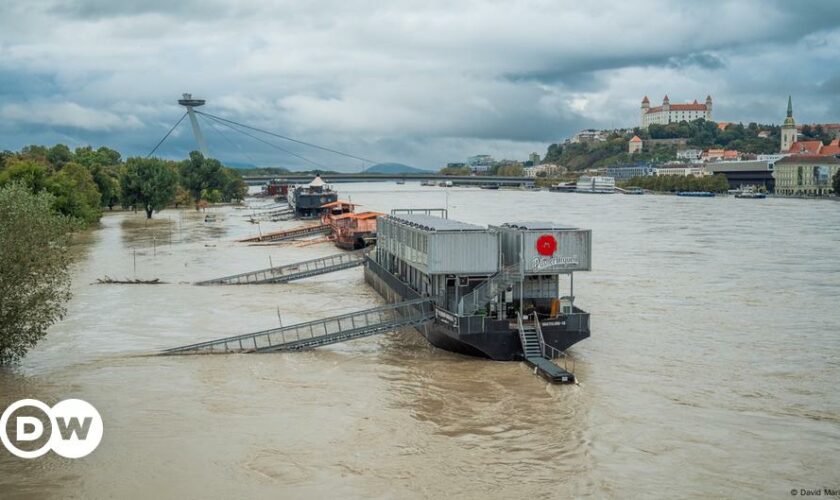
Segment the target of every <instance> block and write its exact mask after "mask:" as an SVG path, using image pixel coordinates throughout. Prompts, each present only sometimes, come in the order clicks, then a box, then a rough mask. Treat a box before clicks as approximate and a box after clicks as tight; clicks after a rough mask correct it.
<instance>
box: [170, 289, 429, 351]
mask: <svg viewBox="0 0 840 500" xmlns="http://www.w3.org/2000/svg"><path fill="white" fill-rule="evenodd" d="M434 314H435V313H434V305H433V304H432V302H431V301H430V300H429V299H425V298H424V299H415V300H409V301H405V302H398V303H395V304H388V305H384V306H379V307H374V308H372V309H366V310H363V311H358V312H353V313H349V314H342V315H340V316H333V317H330V318H324V319H319V320H315V321H308V322H306V323H299V324H296V325H290V326H284V327H279V328H273V329H270V330H262V331H259V332H254V333H247V334H244V335H236V336H233V337H225V338H221V339H217V340H211V341H209V342H200V343H198V344H191V345H185V346H181V347H175V348H172V349H166V350H165V351H163V352H162V354H165V355H171V354H202V353H206V354H210V353H233V352H273V351H298V350H304V349H313V348H315V347H321V346H325V345H330V344H336V343H339V342H346V341H348V340H354V339H359V338H362V337H369V336H371V335H376V334H381V333H387V332H390V331H393V330H396V329H398V328H403V327H409V326H420V325H422V324H423V323H425V322H427V321H429V320H432V319H434Z"/></svg>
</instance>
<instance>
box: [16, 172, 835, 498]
mask: <svg viewBox="0 0 840 500" xmlns="http://www.w3.org/2000/svg"><path fill="white" fill-rule="evenodd" d="M337 187H338V189H339V190H340V192H341V197H342V198H347V197H348V196H349V197H352V201H354V202H357V203H361V204H363V205H364V207H363V209H366V210H381V211H388V210H390V209H391V208H397V207H430V206H431V207H443V206H448V207H449V209H450V216H451V217H452V218H455V219H459V220H464V221H467V222H473V223H479V224H497V223H501V222H505V221H515V220H524V219H530V220H534V219H540V220H550V221H554V222H559V223H567V224H573V225H578V226H581V227H586V228H591V229H592V230H593V240H594V243H593V254H594V258H593V262H594V264H593V271H592V272H590V273H578V274H577V275H576V279H575V294H576V296H577V303H578V305H580V306H581V307H583V308H584V309H586V310H588V311H591V313H592V337H591V338H590V339H588V340H585V341H583V342H581V343H579V344H578V345H576V346H575V347H574V348H572V350H571V351H570V353H571V354H572V355H573V356H574V358H575V359H576V372H577V375H578V378H579V380H580V384H579V385H574V386H551V385H548V384H546V382H545V381H543V380H542V379H540V378H538V377H535V376H534V375H533V374H532V373H530V371H529V370H528V369H527V368H526V366H525V365H524V364H521V363H500V362H491V361H485V360H480V359H473V358H467V357H463V356H459V355H455V354H451V353H448V352H444V351H441V350H438V349H435V348H433V347H430V346H428V345H427V344H426V342H425V340H424V339H423V338H422V336H420V334H419V333H417V332H415V331H413V330H405V331H400V332H397V333H394V334H388V335H383V336H378V337H371V338H367V339H362V340H357V341H354V342H350V343H346V344H338V345H333V346H329V347H326V348H321V349H318V350H314V351H309V352H301V353H283V354H268V355H217V356H177V357H160V356H153V355H151V354H154V353H155V352H157V351H159V350H160V349H163V348H166V347H174V346H178V345H181V344H186V343H192V342H197V341H202V340H209V339H214V338H217V337H222V336H228V335H232V334H236V333H245V332H249V331H255V330H260V329H265V328H271V327H275V326H278V323H279V321H282V322H283V324H292V323H294V322H299V321H306V320H310V319H316V318H319V317H322V316H327V315H334V314H338V313H343V312H350V311H354V310H359V309H363V308H367V307H372V306H374V305H377V304H380V303H381V300H380V298H379V297H378V295H376V294H375V293H374V292H373V291H372V290H371V289H369V288H367V287H366V286H365V284H364V282H363V279H362V271H361V269H359V268H356V269H350V270H345V271H341V272H339V273H335V274H332V275H325V276H319V277H315V278H311V279H307V280H302V281H298V282H293V283H290V284H285V285H271V286H240V287H195V286H192V285H191V284H190V283H191V282H193V281H197V280H201V279H208V278H213V277H218V276H222V275H226V274H233V273H237V272H243V271H249V270H254V269H258V268H261V267H268V265H269V263H270V262H271V263H273V264H274V265H277V264H281V263H291V262H295V261H298V260H304V259H309V258H314V257H318V256H324V255H329V254H332V253H336V252H337V251H338V250H337V249H335V247H333V246H332V245H331V244H327V243H321V244H314V245H309V246H299V245H297V246H296V245H294V244H285V245H282V246H280V245H276V246H247V245H244V244H237V243H233V240H234V239H235V238H238V237H244V236H246V235H250V234H255V233H256V232H257V231H258V230H261V231H263V232H265V231H269V230H272V229H277V228H283V227H292V226H294V225H296V223H295V222H281V223H274V224H272V223H268V224H262V225H261V227H260V228H259V229H258V228H257V226H254V225H251V224H249V223H247V222H246V220H245V218H244V216H245V215H246V213H247V212H246V211H243V210H235V209H232V208H222V209H216V210H215V213H216V214H217V216H218V221H217V222H215V223H208V224H205V223H204V222H203V215H201V214H197V213H195V211H190V210H187V211H177V210H168V211H164V212H163V213H161V214H158V215H156V220H154V221H153V222H151V223H149V224H147V223H146V222H145V219H144V217H143V216H142V214H136V215H135V214H131V213H120V214H110V215H106V216H105V217H104V218H103V220H102V224H101V228H99V229H97V230H94V231H91V232H89V233H87V234H85V235H84V236H83V237H82V238H81V241H80V242H79V244H78V245H77V246H76V248H75V249H74V251H75V252H77V253H78V254H79V258H78V261H77V264H76V265H75V267H74V271H73V292H74V297H73V299H72V301H71V302H70V303H69V306H68V315H67V317H66V319H65V320H64V321H63V322H61V323H59V324H57V325H55V326H54V327H53V328H51V330H50V332H49V335H48V336H47V337H46V339H45V340H44V341H42V342H41V343H40V344H39V345H38V346H37V348H35V349H34V350H33V351H32V352H31V353H30V354H29V355H28V356H27V357H26V358H25V359H24V360H23V362H22V363H21V364H20V365H19V366H18V367H16V368H14V369H7V370H5V371H0V408H5V407H6V406H7V405H8V404H9V403H11V402H13V401H15V400H18V399H21V398H25V397H31V398H38V399H41V400H43V401H45V402H48V403H49V404H54V403H55V402H57V401H59V400H62V399H67V398H81V399H84V400H87V401H89V402H90V403H92V404H93V405H94V406H95V407H96V408H97V409H98V410H99V412H100V413H101V414H102V417H103V419H104V424H105V434H104V438H103V440H102V443H101V445H100V446H99V448H98V449H97V450H96V451H95V452H94V453H93V454H92V455H90V456H88V457H86V458H83V459H79V460H75V461H74V460H68V459H62V458H59V457H57V456H55V455H54V454H48V455H46V456H45V457H42V458H40V459H36V460H22V459H17V458H15V457H13V456H11V455H10V454H9V453H7V452H6V451H5V450H2V449H0V497H2V498H40V497H56V498H57V497H61V498H138V499H139V498H144V499H145V498H279V497H286V498H312V497H322V498H323V497H326V498H358V497H366V498H370V497H374V498H428V497H437V498H445V497H459V498H487V497H494V498H517V497H522V498H526V497H527V498H568V497H577V496H584V495H590V496H593V497H596V498H635V497H653V498H659V497H667V498H670V497H694V498H707V497H743V496H750V497H754V496H766V497H771V498H782V497H785V498H789V497H790V490H791V489H794V488H796V489H799V488H824V487H826V488H840V392H838V382H840V203H836V202H830V201H806V200H785V199H767V200H738V199H734V198H731V197H730V198H713V199H702V198H677V197H665V196H621V195H613V196H596V195H575V194H559V193H548V192H535V193H531V192H518V191H482V190H478V189H442V188H421V187H420V186H418V185H416V184H406V185H400V186H398V185H395V184H390V183H388V184H386V183H380V184H355V185H338V186H337ZM106 275H107V276H110V277H112V278H133V277H135V276H136V277H138V278H144V279H147V278H160V279H161V280H163V281H165V282H167V283H166V284H161V285H155V286H150V285H145V286H125V285H99V284H92V283H94V282H95V281H96V279H97V278H103V277H105V276H106ZM278 315H279V317H278Z"/></svg>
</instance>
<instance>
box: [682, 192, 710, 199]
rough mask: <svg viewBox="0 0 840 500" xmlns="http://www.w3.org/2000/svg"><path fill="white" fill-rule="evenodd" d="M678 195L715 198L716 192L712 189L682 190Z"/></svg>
mask: <svg viewBox="0 0 840 500" xmlns="http://www.w3.org/2000/svg"><path fill="white" fill-rule="evenodd" d="M677 196H690V197H694V198H714V196H715V193H712V192H711V191H680V192H678V193H677Z"/></svg>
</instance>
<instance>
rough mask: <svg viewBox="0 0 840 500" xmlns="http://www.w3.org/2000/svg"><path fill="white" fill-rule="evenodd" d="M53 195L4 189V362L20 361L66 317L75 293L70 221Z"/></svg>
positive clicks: (0, 344) (0, 207) (0, 240)
mask: <svg viewBox="0 0 840 500" xmlns="http://www.w3.org/2000/svg"><path fill="white" fill-rule="evenodd" d="M52 205H53V200H52V196H51V195H49V194H48V193H45V192H41V193H37V194H33V193H32V192H31V191H30V190H29V188H28V187H26V186H23V185H21V184H19V183H12V184H9V185H6V186H4V187H2V188H0V364H4V363H10V362H14V361H17V360H19V359H20V358H21V357H23V356H24V355H25V354H26V352H27V351H28V350H29V349H30V348H32V347H33V346H35V345H36V344H37V343H38V341H39V340H41V338H43V337H44V335H46V333H47V328H49V327H50V325H52V324H53V323H55V322H56V321H58V320H60V319H62V318H63V317H64V314H65V313H66V308H65V304H66V302H67V300H69V298H70V273H69V271H68V266H69V264H70V256H69V255H70V254H69V252H68V251H67V244H68V232H69V231H70V229H71V228H72V225H71V222H70V220H69V219H68V218H67V217H65V216H62V215H58V214H56V213H55V212H54V211H53V208H52Z"/></svg>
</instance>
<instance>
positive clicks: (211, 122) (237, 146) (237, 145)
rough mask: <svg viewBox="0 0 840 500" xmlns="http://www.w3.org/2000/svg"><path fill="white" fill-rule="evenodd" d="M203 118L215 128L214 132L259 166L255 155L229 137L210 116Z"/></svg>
mask: <svg viewBox="0 0 840 500" xmlns="http://www.w3.org/2000/svg"><path fill="white" fill-rule="evenodd" d="M202 119H203V120H204V122H205V123H207V124H208V125H209V126H210V128H212V129H213V131H214V132H216V134H218V135H220V136H221V137H222V138H223V139H224V140H226V141H227V142H228V143H229V144H230V145H231V146H233V147H235V148H236V149H238V150H239V152H240V153H242V154H243V155H245V157H246V158H248V159H249V160H250V161H251V163H253V164H254V166H257V160H255V159H254V157H252V156H251V155H249V154H248V152H247V151H245V150H244V149H242V147H241V146H240V145H239V144H238V143H237V142H234V141H233V140H232V139H231V138H230V137H228V136H227V135H226V134H224V133H223V131H222V130H221V129H219V128H218V126H217V125H216V124H215V123H214V122H213V121H212V120H211V119H210V118H207V117H206V116H203V117H202Z"/></svg>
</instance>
